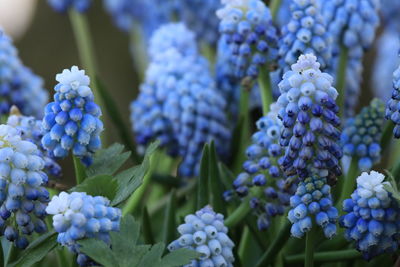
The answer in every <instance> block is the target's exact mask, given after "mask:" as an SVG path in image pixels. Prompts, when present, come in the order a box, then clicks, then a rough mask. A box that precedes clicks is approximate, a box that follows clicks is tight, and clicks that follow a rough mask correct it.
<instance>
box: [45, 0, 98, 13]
mask: <svg viewBox="0 0 400 267" xmlns="http://www.w3.org/2000/svg"><path fill="white" fill-rule="evenodd" d="M47 2H48V3H49V5H50V6H51V7H52V8H53V9H54V10H55V11H57V12H60V13H64V12H67V11H68V10H69V9H70V8H73V9H75V10H76V11H78V12H81V13H83V12H86V11H87V10H88V9H89V7H90V5H91V4H92V0H47Z"/></svg>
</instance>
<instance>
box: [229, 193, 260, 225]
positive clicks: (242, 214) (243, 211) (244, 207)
mask: <svg viewBox="0 0 400 267" xmlns="http://www.w3.org/2000/svg"><path fill="white" fill-rule="evenodd" d="M261 194H262V190H259V188H256V189H255V190H254V194H251V196H248V197H246V198H245V199H243V201H242V203H241V204H240V206H239V207H238V208H237V209H235V211H234V212H233V213H232V214H231V215H229V216H228V217H227V218H226V220H225V225H226V227H228V228H231V227H234V226H236V225H237V224H238V223H240V222H241V221H243V220H244V219H245V218H246V216H247V214H249V212H250V211H251V208H250V204H249V201H250V197H258V196H260V195H261Z"/></svg>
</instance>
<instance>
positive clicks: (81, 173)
mask: <svg viewBox="0 0 400 267" xmlns="http://www.w3.org/2000/svg"><path fill="white" fill-rule="evenodd" d="M72 160H73V161H74V169H75V179H76V184H80V183H82V182H83V180H85V178H86V172H85V167H84V166H83V164H82V162H81V160H80V159H79V158H77V157H76V156H72Z"/></svg>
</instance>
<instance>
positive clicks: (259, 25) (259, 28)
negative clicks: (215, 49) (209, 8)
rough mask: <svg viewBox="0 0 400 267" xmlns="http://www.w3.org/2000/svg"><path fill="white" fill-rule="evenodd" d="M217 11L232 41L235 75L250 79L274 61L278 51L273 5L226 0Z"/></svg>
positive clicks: (256, 0)
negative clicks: (271, 9)
mask: <svg viewBox="0 0 400 267" xmlns="http://www.w3.org/2000/svg"><path fill="white" fill-rule="evenodd" d="M222 3H223V4H224V7H223V8H221V9H219V10H218V11H217V16H218V17H219V19H220V20H221V22H220V26H219V31H220V33H221V34H222V38H224V39H225V40H226V41H227V43H228V44H229V51H230V54H231V64H232V65H233V66H234V71H235V75H236V76H237V77H238V78H240V79H242V78H247V79H249V80H250V81H251V80H254V79H256V78H257V76H258V73H259V70H260V68H262V67H265V64H267V63H273V62H274V61H275V60H276V59H277V55H278V48H277V46H278V36H277V30H276V28H275V27H274V26H273V24H272V20H271V14H270V11H269V8H268V7H267V6H266V5H265V4H264V3H263V2H262V1H260V0H222Z"/></svg>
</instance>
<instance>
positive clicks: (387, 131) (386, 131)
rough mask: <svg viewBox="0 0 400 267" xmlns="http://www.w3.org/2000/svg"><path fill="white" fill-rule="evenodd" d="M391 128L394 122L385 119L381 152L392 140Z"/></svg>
mask: <svg viewBox="0 0 400 267" xmlns="http://www.w3.org/2000/svg"><path fill="white" fill-rule="evenodd" d="M393 129H394V123H393V122H391V121H387V122H386V125H385V128H384V130H383V134H382V137H381V149H382V154H383V152H384V151H385V150H386V148H387V147H388V146H389V144H390V142H391V141H392V136H393Z"/></svg>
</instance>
